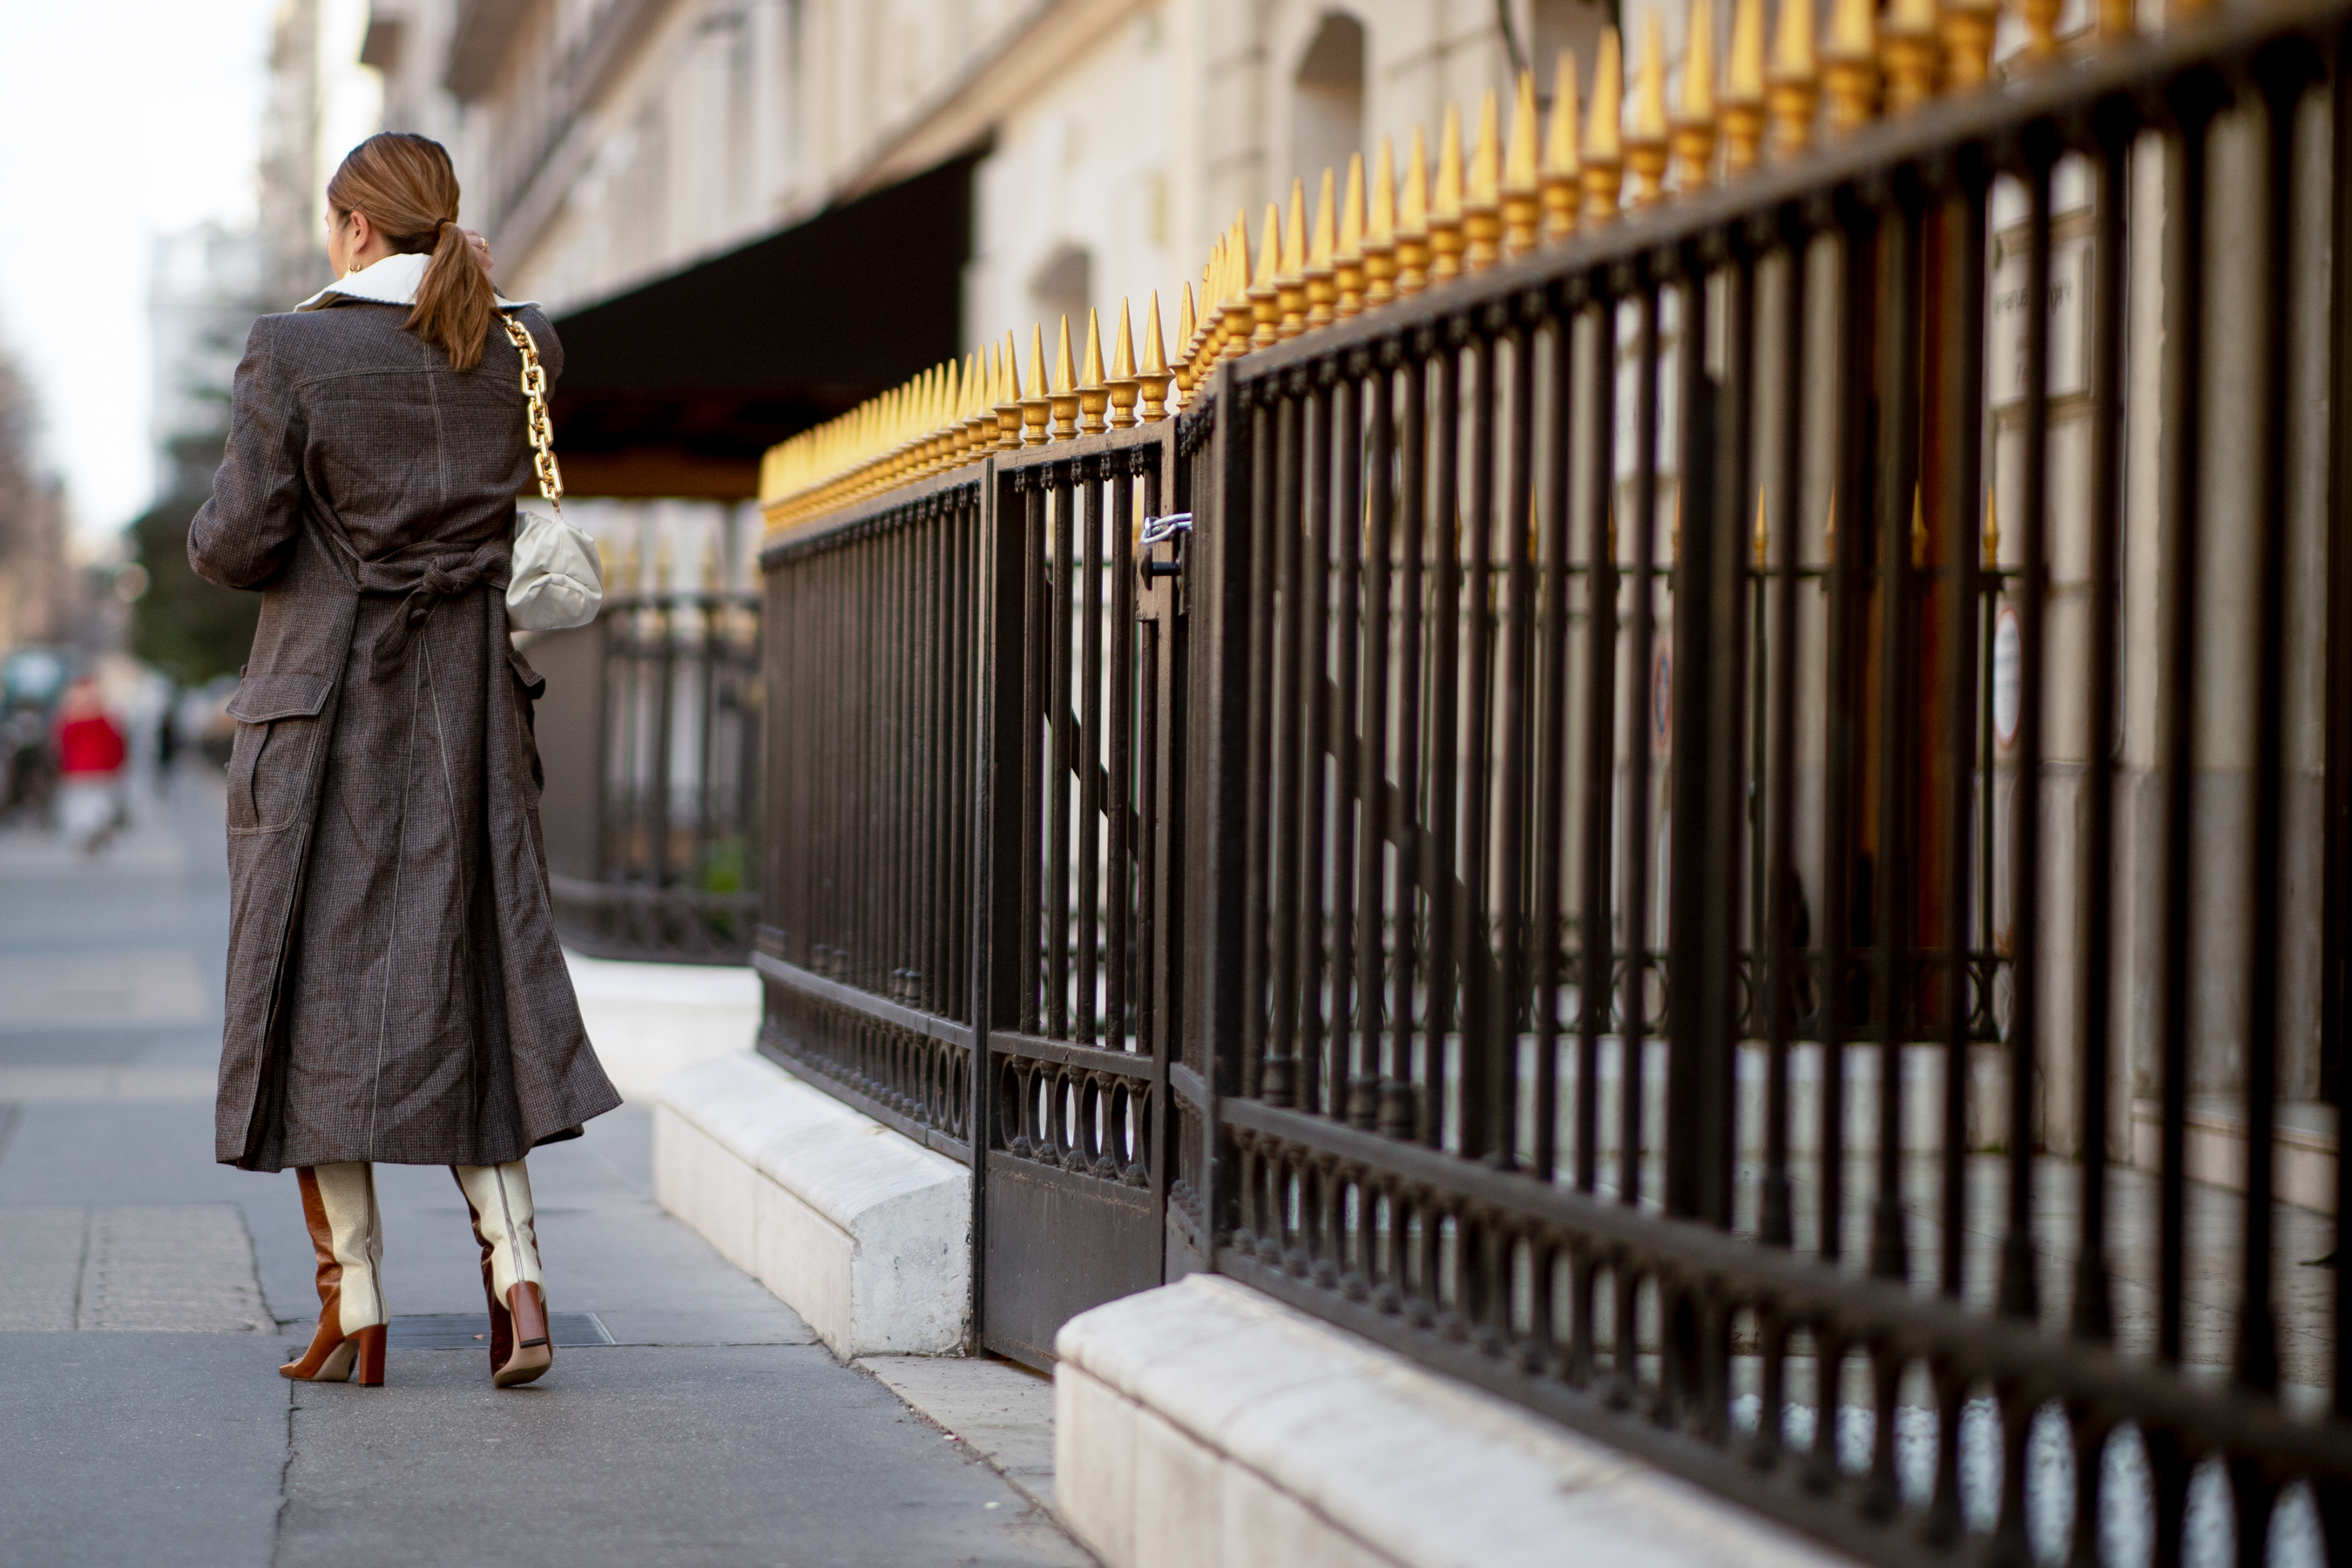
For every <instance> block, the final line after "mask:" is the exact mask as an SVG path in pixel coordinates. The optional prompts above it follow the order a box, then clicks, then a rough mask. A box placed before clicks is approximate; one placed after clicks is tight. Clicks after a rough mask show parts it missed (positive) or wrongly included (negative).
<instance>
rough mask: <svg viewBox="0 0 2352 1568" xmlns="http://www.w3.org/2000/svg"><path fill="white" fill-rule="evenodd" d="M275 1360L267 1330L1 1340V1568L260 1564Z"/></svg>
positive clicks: (280, 1383)
mask: <svg viewBox="0 0 2352 1568" xmlns="http://www.w3.org/2000/svg"><path fill="white" fill-rule="evenodd" d="M287 1354H288V1347H287V1344H286V1342H285V1341H284V1340H282V1339H280V1338H279V1337H278V1335H276V1334H152V1333H70V1332H68V1333H7V1332H0V1453H5V1456H6V1458H5V1474H6V1478H7V1479H6V1480H5V1482H0V1568H268V1565H269V1563H270V1556H271V1552H272V1550H273V1542H274V1538H275V1535H276V1531H277V1520H278V1503H279V1501H280V1494H279V1489H278V1487H279V1479H280V1477H281V1475H282V1473H283V1471H284V1469H285V1462H286V1422H287V1405H288V1394H289V1390H290V1389H291V1388H292V1387H293V1384H289V1383H288V1382H287V1381H286V1380H285V1379H284V1378H281V1377H279V1376H278V1363H279V1362H281V1361H283V1360H285V1359H286V1356H287ZM410 1561H412V1562H414V1561H417V1560H415V1559H411V1560H410Z"/></svg>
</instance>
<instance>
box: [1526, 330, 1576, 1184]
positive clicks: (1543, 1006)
mask: <svg viewBox="0 0 2352 1568" xmlns="http://www.w3.org/2000/svg"><path fill="white" fill-rule="evenodd" d="M1549 326H1550V331H1549V334H1547V337H1546V340H1545V341H1546V342H1548V344H1549V356H1550V358H1549V370H1550V372H1551V377H1550V384H1549V389H1548V390H1549V408H1548V409H1547V413H1548V414H1549V419H1548V420H1547V421H1546V424H1545V428H1544V447H1543V464H1544V487H1543V512H1542V515H1541V518H1540V520H1539V521H1538V526H1540V528H1541V530H1542V539H1541V542H1540V543H1539V545H1538V549H1537V559H1536V570H1537V573H1538V576H1539V579H1540V581H1539V584H1538V587H1537V595H1538V603H1539V605H1540V607H1539V608H1538V611H1537V615H1538V621H1537V625H1536V647H1537V649H1538V656H1537V658H1538V668H1537V670H1536V672H1535V679H1534V685H1533V687H1532V691H1533V694H1534V700H1533V702H1532V703H1530V704H1529V705H1528V713H1529V714H1530V715H1531V716H1532V718H1533V721H1534V722H1535V724H1536V727H1537V728H1536V777H1535V795H1534V826H1535V843H1536V855H1535V868H1534V875H1533V900H1532V902H1533V905H1534V910H1535V914H1534V931H1533V932H1532V933H1531V934H1530V935H1529V937H1528V941H1529V942H1532V943H1533V944H1534V948H1535V953H1534V972H1535V973H1534V988H1535V999H1534V1007H1535V1017H1534V1020H1533V1023H1534V1030H1535V1043H1536V1059H1535V1076H1536V1081H1535V1125H1534V1128H1533V1135H1532V1138H1531V1140H1530V1148H1529V1157H1530V1162H1531V1163H1532V1166H1533V1172H1532V1173H1533V1174H1534V1176H1535V1177H1536V1179H1537V1180H1538V1181H1541V1182H1550V1181H1556V1180H1558V1179H1559V986H1560V957H1561V953H1560V948H1561V942H1562V938H1563V935H1564V932H1563V931H1562V930H1561V903H1562V896H1561V895H1562V889H1561V887H1560V879H1561V877H1562V876H1563V875H1564V874H1565V872H1566V870H1567V847H1568V837H1569V832H1570V825H1569V820H1568V788H1567V784H1568V766H1567V764H1568V733H1567V730H1568V721H1569V714H1570V703H1569V695H1568V637H1569V627H1568V577H1569V561H1568V557H1569V528H1570V521H1569V510H1570V489H1571V488H1572V486H1571V483H1570V478H1571V476H1572V474H1573V473H1574V471H1575V459H1574V455H1573V452H1572V451H1571V447H1572V444H1573V442H1574V440H1575V436H1576V426H1575V406H1576V356H1575V339H1576V332H1575V318H1573V317H1572V316H1570V315H1567V314H1565V313H1562V312H1559V311H1557V310H1554V311H1553V312H1552V313H1551V314H1550V316H1549ZM1536 341H1537V340H1536V334H1535V332H1534V331H1528V332H1526V333H1523V334H1522V335H1521V338H1520V342H1522V343H1524V344H1525V345H1526V346H1527V349H1528V355H1529V366H1528V369H1529V373H1530V374H1529V377H1528V388H1529V392H1528V401H1529V405H1530V407H1529V416H1530V418H1532V417H1533V412H1534V411H1533V406H1532V405H1533V402H1534V392H1533V387H1534V381H1533V370H1534V365H1533V355H1534V348H1535V343H1536ZM1529 467H1530V469H1532V467H1533V458H1532V454H1531V456H1530V463H1529ZM1524 951H1525V948H1524V946H1523V947H1522V952H1524Z"/></svg>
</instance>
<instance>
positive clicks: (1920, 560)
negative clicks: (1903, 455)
mask: <svg viewBox="0 0 2352 1568" xmlns="http://www.w3.org/2000/svg"><path fill="white" fill-rule="evenodd" d="M1911 564H1912V565H1914V566H1919V567H1924V566H1926V565H1927V510H1926V509H1925V508H1924V507H1922V506H1921V505H1920V502H1919V486H1918V484H1917V482H1916V480H1915V481H1914V482H1913V484H1912V486H1911Z"/></svg>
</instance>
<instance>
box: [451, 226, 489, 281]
mask: <svg viewBox="0 0 2352 1568" xmlns="http://www.w3.org/2000/svg"><path fill="white" fill-rule="evenodd" d="M457 232H458V233H459V234H462V235H464V236H465V237H466V243H467V245H470V246H472V247H474V254H475V255H477V256H478V257H480V258H482V270H483V271H485V272H488V271H490V270H491V269H492V268H491V262H490V242H489V241H488V240H487V239H484V238H483V237H481V236H480V235H479V234H478V233H476V232H475V231H474V230H472V229H470V228H461V229H459V230H458V231H457Z"/></svg>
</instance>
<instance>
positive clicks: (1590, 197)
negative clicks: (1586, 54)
mask: <svg viewBox="0 0 2352 1568" xmlns="http://www.w3.org/2000/svg"><path fill="white" fill-rule="evenodd" d="M1624 112H1625V57H1624V47H1623V45H1622V44H1621V43H1620V42H1619V41H1618V38H1617V29H1616V28H1614V27H1603V28H1601V58H1599V59H1598V60H1596V61H1594V62H1593V67H1592V110H1591V118H1589V119H1588V120H1587V121H1585V124H1584V196H1585V205H1586V207H1587V208H1588V210H1589V211H1590V212H1591V215H1592V221H1593V222H1595V223H1609V222H1611V221H1612V220H1614V219H1615V217H1616V216H1617V207H1618V202H1619V199H1620V193H1621V191H1622V188H1623V184H1624V179H1625V142H1624V131H1623V128H1622V124H1621V123H1620V122H1621V121H1622V120H1623V118H1624Z"/></svg>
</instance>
